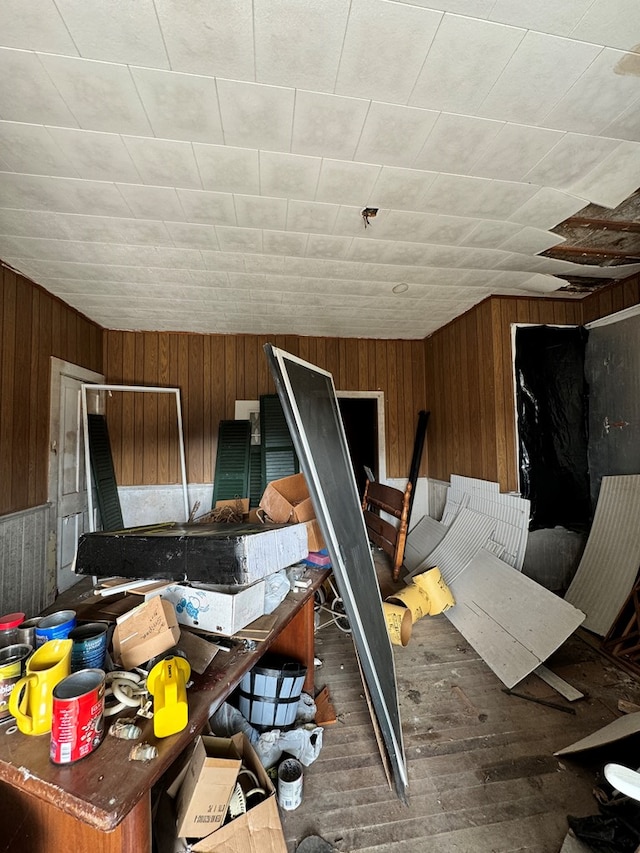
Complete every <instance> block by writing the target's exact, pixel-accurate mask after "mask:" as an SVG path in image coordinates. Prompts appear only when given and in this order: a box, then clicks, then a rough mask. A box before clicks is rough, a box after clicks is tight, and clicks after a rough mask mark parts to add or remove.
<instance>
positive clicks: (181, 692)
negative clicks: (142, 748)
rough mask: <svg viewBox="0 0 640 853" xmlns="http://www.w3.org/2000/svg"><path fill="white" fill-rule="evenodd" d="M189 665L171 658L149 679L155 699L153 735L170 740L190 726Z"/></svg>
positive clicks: (155, 668)
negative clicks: (169, 737)
mask: <svg viewBox="0 0 640 853" xmlns="http://www.w3.org/2000/svg"><path fill="white" fill-rule="evenodd" d="M190 675H191V667H190V666H189V663H188V661H186V660H185V659H184V658H181V657H169V658H165V660H161V661H159V663H157V664H156V665H155V666H154V667H153V669H152V670H151V672H150V673H149V676H148V678H147V690H148V691H149V693H151V694H152V696H153V733H154V734H155V736H156V737H168V736H169V735H173V734H176V733H177V732H181V731H182V730H183V729H184V728H185V727H186V725H187V723H188V722H189V706H188V703H187V680H188V678H189V676H190Z"/></svg>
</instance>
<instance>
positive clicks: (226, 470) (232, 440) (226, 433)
mask: <svg viewBox="0 0 640 853" xmlns="http://www.w3.org/2000/svg"><path fill="white" fill-rule="evenodd" d="M250 446H251V421H220V425H219V428H218V452H217V454H216V469H215V472H214V475H213V476H214V480H213V499H212V503H211V507H212V508H213V507H215V505H216V501H232V500H233V499H234V498H247V497H249V447H250Z"/></svg>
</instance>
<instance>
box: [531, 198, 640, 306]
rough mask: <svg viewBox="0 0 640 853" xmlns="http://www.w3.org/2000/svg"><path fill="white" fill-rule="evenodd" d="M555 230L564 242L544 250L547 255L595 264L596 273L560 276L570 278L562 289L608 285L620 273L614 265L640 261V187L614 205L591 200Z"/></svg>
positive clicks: (581, 290) (580, 290) (581, 289)
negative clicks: (602, 204)
mask: <svg viewBox="0 0 640 853" xmlns="http://www.w3.org/2000/svg"><path fill="white" fill-rule="evenodd" d="M551 230H552V231H553V233H555V234H558V235H559V236H560V237H562V238H563V240H564V242H563V243H560V244H559V245H557V246H554V247H552V248H551V249H548V250H547V251H545V252H543V253H542V254H543V255H544V256H545V257H548V258H556V259H557V260H561V261H570V262H571V263H574V264H583V265H584V266H585V267H592V268H594V274H593V275H590V274H589V270H588V269H585V273H584V275H580V276H577V275H564V276H560V277H561V278H564V279H565V280H566V281H567V284H566V285H565V286H564V287H561V288H560V290H562V291H568V292H572V293H590V292H591V291H593V290H597V289H599V288H601V287H604V286H606V285H608V284H610V283H611V282H612V281H613V280H614V279H618V278H619V277H620V276H619V273H620V270H619V269H615V270H614V269H612V268H619V267H624V266H628V265H630V264H637V263H640V189H637V190H636V191H635V192H634V193H632V195H630V196H629V198H626V199H625V200H624V201H623V202H622V203H621V204H619V205H618V206H617V207H614V208H608V207H601V206H600V205H598V204H588V205H587V206H586V207H584V208H583V209H582V210H579V211H578V212H577V213H576V214H574V215H573V216H569V217H568V219H565V220H564V222H561V223H560V224H559V225H558V226H556V227H555V228H552V229H551ZM596 269H597V270H598V273H597V274H596ZM607 270H608V271H609V273H610V274H609V275H607V274H606V272H607ZM614 273H615V274H614ZM629 273H630V274H631V270H629Z"/></svg>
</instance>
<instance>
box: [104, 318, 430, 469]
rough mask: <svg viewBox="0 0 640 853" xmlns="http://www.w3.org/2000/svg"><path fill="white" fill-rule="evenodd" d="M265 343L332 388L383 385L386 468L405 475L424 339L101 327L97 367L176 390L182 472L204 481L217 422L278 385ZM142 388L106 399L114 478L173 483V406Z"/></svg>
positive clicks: (420, 394)
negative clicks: (320, 373) (312, 368)
mask: <svg viewBox="0 0 640 853" xmlns="http://www.w3.org/2000/svg"><path fill="white" fill-rule="evenodd" d="M265 343H272V344H275V345H276V346H278V347H281V348H282V349H285V350H287V351H288V352H290V353H292V354H294V355H297V356H299V357H300V358H303V359H305V360H306V361H309V362H311V363H312V364H316V365H318V366H319V367H322V368H324V369H325V370H329V371H330V372H331V373H332V374H333V378H334V382H335V386H336V389H337V390H339V391H384V395H385V432H386V452H387V475H388V476H389V477H406V476H408V473H409V466H410V463H411V455H412V452H413V442H414V436H415V428H416V425H417V417H418V412H419V410H420V409H423V408H424V407H425V351H424V342H423V341H402V340H391V341H384V340H364V339H351V338H313V337H296V336H279V335H274V336H271V337H269V336H256V335H229V336H227V335H199V334H178V333H169V332H157V333H152V332H117V331H105V333H104V372H105V374H106V376H107V381H108V382H110V383H114V384H126V385H134V384H140V385H155V386H165V387H166V386H172V387H177V388H180V391H181V399H182V410H183V420H184V431H185V450H186V456H187V478H188V480H189V482H192V483H208V482H211V481H212V480H213V473H214V471H213V469H214V465H215V454H216V448H217V432H218V424H219V422H220V421H221V420H223V419H227V418H233V417H234V410H235V401H236V400H256V399H258V398H259V396H260V394H266V393H274V392H275V387H274V385H273V382H272V380H271V377H270V373H269V369H268V365H267V360H266V356H265V354H264V352H263V345H264V344H265ZM142 396H143V395H134V394H126V393H123V392H118V393H117V394H114V395H113V397H112V398H111V399H110V400H109V402H108V409H107V411H108V422H109V432H110V438H111V444H112V451H113V456H114V462H115V465H116V476H117V478H118V482H119V483H121V484H122V485H137V484H142V483H146V484H156V483H174V482H177V481H178V480H179V470H178V459H177V455H176V453H175V452H174V450H173V448H175V446H176V433H175V427H174V423H175V407H174V405H173V403H172V402H170V401H169V400H167V399H166V398H162V397H161V396H160V395H157V396H156V395H154V396H153V397H149V396H148V395H145V396H146V398H145V399H144V400H142V399H141V398H142ZM425 456H426V454H425ZM425 464H426V463H425ZM425 470H426V468H425Z"/></svg>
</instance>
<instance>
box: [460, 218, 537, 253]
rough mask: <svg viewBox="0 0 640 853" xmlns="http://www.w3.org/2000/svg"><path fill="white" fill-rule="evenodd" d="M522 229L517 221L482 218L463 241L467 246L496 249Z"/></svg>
mask: <svg viewBox="0 0 640 853" xmlns="http://www.w3.org/2000/svg"><path fill="white" fill-rule="evenodd" d="M521 230H522V226H521V225H518V224H517V223H515V222H501V221H498V220H492V219H480V220H478V222H477V224H476V225H475V227H474V228H472V229H471V231H470V232H469V233H468V234H467V235H466V237H465V238H464V240H463V241H462V242H463V244H464V245H465V246H469V247H476V248H485V249H495V248H497V247H498V246H499V245H500V244H501V243H504V241H505V240H507V239H509V238H510V237H513V236H514V235H516V234H518V233H519V232H520V231H521Z"/></svg>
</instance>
